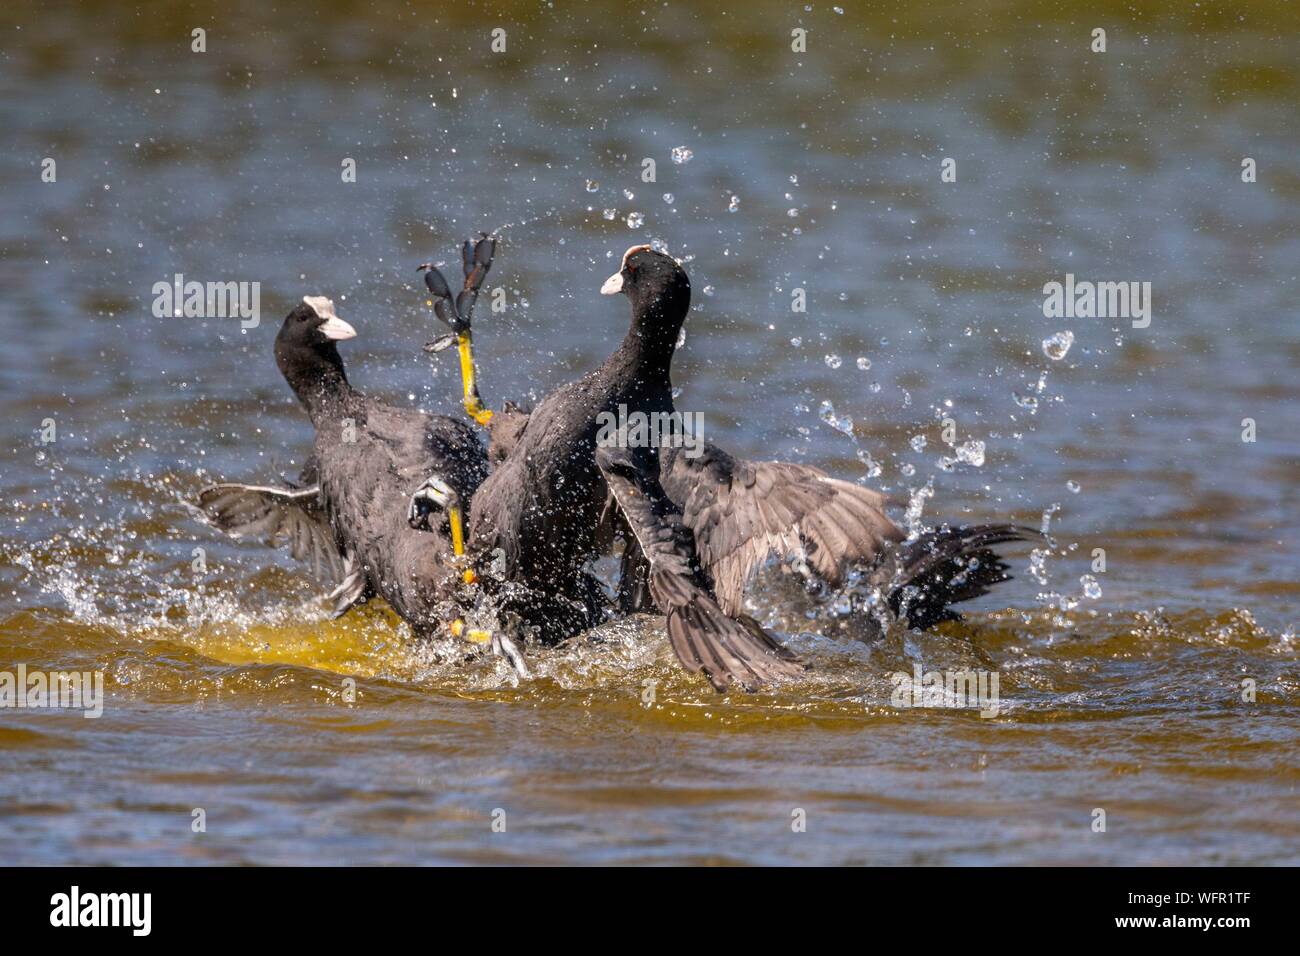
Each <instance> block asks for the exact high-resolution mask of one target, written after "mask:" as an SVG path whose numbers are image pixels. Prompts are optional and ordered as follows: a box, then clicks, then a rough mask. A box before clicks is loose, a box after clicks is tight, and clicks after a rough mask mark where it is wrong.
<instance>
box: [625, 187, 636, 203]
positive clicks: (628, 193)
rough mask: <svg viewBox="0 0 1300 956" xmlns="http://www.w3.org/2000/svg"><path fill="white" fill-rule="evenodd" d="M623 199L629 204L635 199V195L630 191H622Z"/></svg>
mask: <svg viewBox="0 0 1300 956" xmlns="http://www.w3.org/2000/svg"><path fill="white" fill-rule="evenodd" d="M623 198H624V199H626V200H627V201H628V202H631V201H632V200H633V199H635V198H636V193H634V192H632V190H630V189H624V190H623Z"/></svg>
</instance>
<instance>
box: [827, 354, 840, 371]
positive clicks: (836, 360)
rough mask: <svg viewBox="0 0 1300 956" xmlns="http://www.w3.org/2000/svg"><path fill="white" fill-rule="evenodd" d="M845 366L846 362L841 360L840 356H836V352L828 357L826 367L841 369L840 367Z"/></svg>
mask: <svg viewBox="0 0 1300 956" xmlns="http://www.w3.org/2000/svg"><path fill="white" fill-rule="evenodd" d="M843 364H844V360H843V359H841V358H840V357H839V356H838V355H836V354H835V353H834V352H832V353H831V354H830V355H828V356H826V365H827V366H828V367H829V368H839V367H840V366H841V365H843Z"/></svg>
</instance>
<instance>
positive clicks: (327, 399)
mask: <svg viewBox="0 0 1300 956" xmlns="http://www.w3.org/2000/svg"><path fill="white" fill-rule="evenodd" d="M330 353H333V354H330ZM276 362H277V364H278V365H279V366H280V371H281V372H282V373H284V377H285V380H286V381H287V382H288V383H289V387H290V388H292V389H293V393H294V394H295V395H297V396H298V401H300V402H302V404H303V407H304V408H306V409H307V414H308V415H310V416H311V420H312V422H313V424H317V425H319V424H320V423H321V422H323V421H327V420H330V419H335V418H342V417H345V416H346V415H347V413H348V412H349V411H350V410H351V409H352V408H353V406H354V405H355V403H356V399H357V398H358V394H357V392H355V391H354V390H353V388H352V386H351V385H349V384H348V377H347V375H346V373H344V371H343V359H342V358H341V357H340V356H339V353H338V349H336V348H333V347H331V348H330V349H329V350H328V351H326V352H324V353H322V352H318V351H314V350H310V349H296V350H294V351H292V352H289V353H281V352H277V353H276Z"/></svg>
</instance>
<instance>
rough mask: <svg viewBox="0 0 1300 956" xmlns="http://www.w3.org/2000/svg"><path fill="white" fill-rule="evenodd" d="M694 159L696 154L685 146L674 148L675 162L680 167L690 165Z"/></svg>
mask: <svg viewBox="0 0 1300 956" xmlns="http://www.w3.org/2000/svg"><path fill="white" fill-rule="evenodd" d="M694 157H695V153H693V152H692V151H691V150H689V149H687V148H686V147H685V146H674V147H673V162H674V163H676V164H677V165H678V166H681V165H683V164H685V163H689V162H690V161H691V160H692V159H693V158H694Z"/></svg>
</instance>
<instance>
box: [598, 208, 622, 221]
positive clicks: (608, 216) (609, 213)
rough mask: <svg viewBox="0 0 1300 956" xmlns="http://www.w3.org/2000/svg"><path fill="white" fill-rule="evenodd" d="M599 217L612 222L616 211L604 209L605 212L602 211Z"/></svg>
mask: <svg viewBox="0 0 1300 956" xmlns="http://www.w3.org/2000/svg"><path fill="white" fill-rule="evenodd" d="M601 215H602V216H604V217H605V218H606V219H609V220H611V221H612V220H613V219H614V217H615V216H617V215H618V210H617V209H606V210H603V211H602V212H601Z"/></svg>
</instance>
